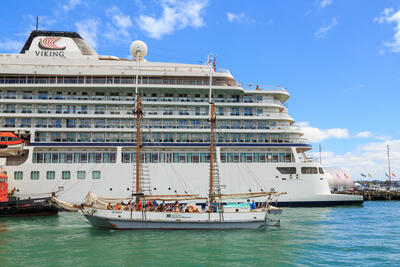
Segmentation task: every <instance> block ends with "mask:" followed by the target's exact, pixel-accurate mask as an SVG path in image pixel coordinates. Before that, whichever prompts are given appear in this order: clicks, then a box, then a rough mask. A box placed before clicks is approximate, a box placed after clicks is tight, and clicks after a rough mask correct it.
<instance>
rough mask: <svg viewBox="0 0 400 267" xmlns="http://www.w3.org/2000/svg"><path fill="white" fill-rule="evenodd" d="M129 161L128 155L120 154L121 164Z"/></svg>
mask: <svg viewBox="0 0 400 267" xmlns="http://www.w3.org/2000/svg"><path fill="white" fill-rule="evenodd" d="M130 161H131V159H130V154H129V153H122V162H123V163H129V162H130Z"/></svg>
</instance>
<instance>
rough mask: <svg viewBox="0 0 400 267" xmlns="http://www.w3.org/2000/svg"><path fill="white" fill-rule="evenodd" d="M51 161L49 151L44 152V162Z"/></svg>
mask: <svg viewBox="0 0 400 267" xmlns="http://www.w3.org/2000/svg"><path fill="white" fill-rule="evenodd" d="M50 162H51V153H45V154H44V163H50Z"/></svg>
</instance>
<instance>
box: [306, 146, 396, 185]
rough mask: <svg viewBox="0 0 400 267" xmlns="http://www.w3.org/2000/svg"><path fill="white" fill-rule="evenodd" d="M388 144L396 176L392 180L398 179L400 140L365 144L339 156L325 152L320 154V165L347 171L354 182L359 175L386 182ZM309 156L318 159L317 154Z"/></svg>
mask: <svg viewBox="0 0 400 267" xmlns="http://www.w3.org/2000/svg"><path fill="white" fill-rule="evenodd" d="M388 144H389V146H390V163H391V167H392V168H391V169H392V172H393V173H395V174H396V176H397V178H396V177H394V179H398V178H400V140H392V141H388V142H373V143H367V144H364V145H363V146H361V147H360V148H359V149H357V150H356V151H351V152H347V153H345V154H341V155H340V154H335V153H333V152H330V151H325V152H322V164H323V165H324V166H326V167H338V168H344V169H348V170H349V171H350V174H351V175H352V176H353V179H354V180H358V179H360V178H361V177H360V174H361V173H363V174H368V173H370V174H371V175H372V178H369V179H381V180H386V179H387V178H386V177H385V173H388V165H387V154H386V152H387V150H386V146H387V145H388ZM310 155H311V156H313V157H316V158H318V157H319V152H313V153H310ZM363 179H365V178H363Z"/></svg>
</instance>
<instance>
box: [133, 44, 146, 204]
mask: <svg viewBox="0 0 400 267" xmlns="http://www.w3.org/2000/svg"><path fill="white" fill-rule="evenodd" d="M130 50H131V53H132V55H133V56H134V57H135V60H136V86H135V87H136V88H135V93H136V105H135V107H134V110H133V113H134V114H136V194H135V195H136V199H135V204H136V205H135V206H136V210H139V209H140V196H142V195H143V194H142V192H141V191H142V190H141V188H140V141H141V136H140V130H141V125H140V119H141V118H142V116H143V111H142V103H141V100H140V93H139V88H138V87H139V67H140V60H141V58H143V57H144V56H145V55H146V53H147V46H146V44H145V43H144V42H142V41H135V42H133V43H132V44H131V47H130ZM132 192H133V189H132ZM132 197H133V194H132Z"/></svg>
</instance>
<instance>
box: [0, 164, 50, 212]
mask: <svg viewBox="0 0 400 267" xmlns="http://www.w3.org/2000/svg"><path fill="white" fill-rule="evenodd" d="M7 180H8V176H7V172H6V171H5V169H3V168H0V217H24V216H41V215H56V214H57V213H58V208H57V207H56V206H55V205H54V204H53V203H52V201H51V198H50V197H47V198H29V199H19V198H18V197H16V196H13V193H14V191H15V190H12V191H11V192H12V194H11V195H8V181H7Z"/></svg>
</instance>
